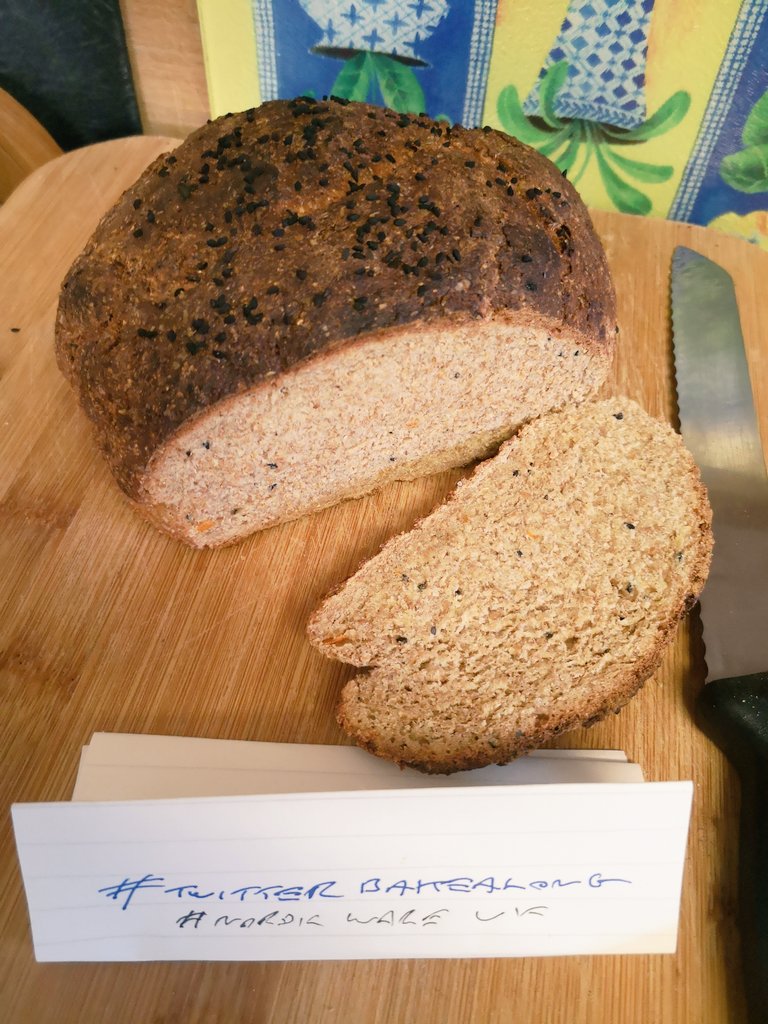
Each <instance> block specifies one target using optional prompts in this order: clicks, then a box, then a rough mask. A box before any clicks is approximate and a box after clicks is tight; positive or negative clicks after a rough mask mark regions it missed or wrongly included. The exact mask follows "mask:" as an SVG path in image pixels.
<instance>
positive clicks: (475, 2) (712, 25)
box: [198, 0, 768, 249]
mask: <svg viewBox="0 0 768 1024" xmlns="http://www.w3.org/2000/svg"><path fill="white" fill-rule="evenodd" d="M198 9H199V12H200V21H201V28H202V35H203V45H204V51H205V58H206V71H207V76H208V85H209V93H210V98H211V112H212V115H213V116H216V115H218V114H222V113H225V112H227V111H228V110H235V109H243V108H245V107H247V106H251V105H253V104H255V103H258V102H260V101H262V100H267V99H274V98H278V97H290V96H296V95H299V94H309V95H315V96H321V95H328V94H331V93H333V94H335V95H339V96H346V97H348V98H350V99H357V100H367V101H368V102H372V103H380V104H385V105H387V106H389V107H392V108H394V109H396V110H400V111H406V112H410V111H426V112H427V113H429V114H430V115H431V116H433V117H438V118H442V119H445V120H447V121H451V122H461V123H462V124H465V125H479V124H490V125H493V126H494V127H496V128H501V129H503V130H504V131H507V132H509V133H510V134H512V135H516V136H517V137H518V138H520V139H522V140H523V141H525V142H527V143H529V144H530V145H532V146H534V147H535V148H536V149H538V150H540V151H541V152H542V153H544V154H545V155H547V156H548V157H550V159H552V160H554V161H555V163H557V165H558V166H559V167H560V168H561V169H562V170H563V171H564V172H565V173H566V174H567V175H568V177H569V178H570V180H571V181H572V182H574V184H575V185H576V187H577V188H578V189H579V190H580V192H581V193H582V195H583V196H584V198H585V200H586V202H587V203H588V204H589V205H591V206H593V207H598V208H602V209H613V210H620V211H621V212H624V213H634V214H647V215H652V216H661V217H669V218H672V219H676V220H688V221H694V222H696V223H698V224H706V225H711V226H712V227H715V228H719V229H721V230H724V231H729V232H731V233H735V234H738V235H741V236H742V237H744V238H747V239H749V240H750V241H752V242H755V243H756V244H758V245H761V246H763V247H764V248H766V249H768V0H696V2H683V0H198Z"/></svg>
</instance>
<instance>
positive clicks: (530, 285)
mask: <svg viewBox="0 0 768 1024" xmlns="http://www.w3.org/2000/svg"><path fill="white" fill-rule="evenodd" d="M525 287H526V288H527V289H528V291H529V292H535V291H537V290H538V287H539V286H538V285H537V284H536V282H535V281H526V282H525Z"/></svg>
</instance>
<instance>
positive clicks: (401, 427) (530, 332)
mask: <svg viewBox="0 0 768 1024" xmlns="http://www.w3.org/2000/svg"><path fill="white" fill-rule="evenodd" d="M615 331H616V322H615V308H614V296H613V290H612V286H611V281H610V275H609V271H608V267H607V264H606V260H605V256H604V253H603V250H602V247H601V245H600V242H599V240H598V238H597V236H596V235H595V232H594V230H593V227H592V225H591V223H590V219H589V216H588V214H587V211H586V209H585V208H584V205H583V203H582V202H581V200H580V199H579V197H578V195H577V193H576V192H575V190H574V189H573V188H572V187H571V185H570V184H569V183H568V182H567V181H566V180H565V179H564V178H563V177H562V176H561V174H560V173H559V172H558V170H557V168H556V167H555V166H554V165H553V164H551V163H550V162H549V161H548V160H546V159H545V158H544V157H542V156H540V155H539V154H537V153H536V152H535V151H534V150H532V149H529V148H528V147H526V146H524V145H522V144H521V143H519V142H517V141H516V140H514V139H512V138H509V137H508V136H505V135H503V134H501V133H500V132H498V131H492V130H490V129H484V130H472V131H468V130H465V129H463V128H461V127H458V126H455V127H451V126H449V125H447V124H443V123H440V122H435V121H432V120H430V119H429V118H427V117H424V116H419V117H416V116H406V115H402V114H397V113H395V112H394V111H392V110H388V109H383V108H378V107H373V106H368V105H365V104H354V103H349V104H348V103H346V101H338V100H328V101H318V102H316V101H315V100H312V99H306V98H302V99H298V100H294V101H290V102H284V101H276V102H270V103H265V104H264V105H262V106H261V107H258V108H256V109H252V110H248V111H245V112H244V113H241V114H236V115H227V116H226V117H224V118H220V119H218V120H216V121H213V122H210V123H209V124H207V125H206V126H204V127H202V128H201V129H200V130H199V131H196V132H195V133H194V134H192V135H191V136H190V137H189V138H188V139H187V140H186V141H185V142H184V143H182V144H181V145H180V146H179V147H178V149H176V150H175V151H174V152H173V153H170V154H168V155H165V156H162V157H160V158H159V159H158V160H156V161H155V162H154V163H153V164H152V165H151V166H150V167H149V168H148V169H147V170H146V172H145V173H144V174H143V175H142V176H141V178H140V179H139V181H138V182H137V183H136V184H135V185H134V186H133V187H132V188H130V189H129V190H128V191H127V192H126V193H125V194H124V195H123V197H122V198H121V199H120V201H119V202H118V203H117V205H116V206H115V207H114V208H113V209H112V210H111V211H110V212H109V213H108V214H107V215H106V216H105V217H104V218H103V220H102V221H101V223H100V224H99V226H98V228H97V230H96V232H95V233H94V235H93V237H92V238H91V240H90V241H89V242H88V244H87V246H86V248H85V250H84V251H83V253H82V254H81V255H80V256H79V257H78V259H77V260H76V261H75V263H74V265H73V266H72V268H71V269H70V271H69V273H68V275H67V277H66V279H65V281H64V284H63V289H62V294H61V300H60V305H59V311H58V318H57V329H56V333H57V337H56V347H57V356H58V361H59V365H60V366H61V368H62V370H63V372H64V373H65V374H66V376H67V377H68V378H69V380H70V381H71V383H72V384H73V386H74V388H75V391H76V393H77V395H78V397H79V400H80V402H81V404H82V406H83V408H84V410H85V413H86V414H87V416H88V417H89V418H90V420H91V422H92V424H93V428H94V431H95V436H96V440H97V443H98V445H99V447H100V449H101V450H102V452H103V454H104V455H105V457H106V459H107V460H108V463H109V465H110V467H111V469H112V471H113V473H114V475H115V477H116V479H117V482H118V483H119V485H120V487H121V488H122V489H123V490H124V491H125V493H126V494H127V495H128V496H129V497H130V499H132V501H133V502H134V503H135V505H136V507H137V508H138V509H139V510H141V511H142V512H143V513H144V514H145V515H146V516H148V517H149V518H150V519H151V520H152V521H153V522H154V523H155V524H156V525H157V526H158V527H160V528H161V529H162V530H164V531H167V532H168V533H170V534H172V535H174V536H176V537H178V538H179V539H181V540H183V541H186V542H187V543H189V544H192V545H195V546H214V545H219V544H225V543H228V542H231V541H235V540H237V539H239V538H241V537H243V536H245V535H247V534H249V533H251V532H252V531H255V530H258V529H261V528H263V527H266V526H270V525H272V524H275V523H280V522H283V521H285V520H288V519H291V518H295V517H297V516H300V515H302V514H304V513H307V512H310V511H313V510H316V509H320V508H322V507H324V506H328V505H331V504H333V503H335V502H338V501H340V500H341V499H344V498H348V497H352V496H356V495H360V494H363V493H365V492H368V491H370V490H372V489H374V488H376V487H378V486H379V485H381V484H384V483H385V482H387V481H390V480H392V479H408V478H412V477H415V476H417V475H420V474H425V473H429V472H434V471H437V470H442V469H444V468H447V467H450V466H456V465H460V464H463V463H466V462H468V461H471V460H472V459H475V458H477V457H479V456H483V455H485V454H486V453H487V452H489V451H491V450H493V449H494V448H495V447H497V446H498V444H499V443H500V442H501V440H502V439H504V438H506V437H508V436H509V435H510V433H511V432H512V431H513V430H514V429H515V428H516V427H517V426H518V425H519V424H520V423H522V422H524V421H525V420H528V419H530V418H532V417H534V416H536V415H538V414H540V413H542V412H545V411H547V410H549V409H552V408H555V407H558V406H562V405H565V404H569V403H573V402H578V401H580V400H583V399H585V398H587V397H588V396H590V395H592V394H593V393H594V392H595V391H596V390H597V389H598V388H599V386H600V385H601V383H602V382H603V380H604V379H605V377H606V374H607V371H608V368H609V365H610V362H611V358H612V353H613V349H614V335H615Z"/></svg>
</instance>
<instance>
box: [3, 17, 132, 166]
mask: <svg viewBox="0 0 768 1024" xmlns="http://www.w3.org/2000/svg"><path fill="white" fill-rule="evenodd" d="M0 88H3V89H5V90H6V92H9V93H10V94H11V95H12V96H13V97H14V98H15V99H16V100H18V102H19V103H21V104H22V106H24V107H26V109H27V110H28V111H29V112H30V113H31V114H33V115H34V116H35V117H36V118H37V120H38V121H40V123H41V124H42V125H43V126H44V127H45V128H46V129H47V130H48V132H49V133H50V134H51V135H52V136H53V138H54V139H55V140H56V142H58V144H59V145H60V146H61V148H62V149H64V150H70V149H76V148H78V147H79V146H85V145H88V144H89V143H92V142H102V141H103V140H105V139H115V138H120V137H122V136H125V135H137V134H140V133H141V119H140V117H139V110H138V106H137V104H136V94H135V92H134V88H133V80H132V78H131V69H130V64H129V61H128V52H127V49H126V44H125V33H124V31H123V22H122V17H121V15H120V5H119V2H118V0H0Z"/></svg>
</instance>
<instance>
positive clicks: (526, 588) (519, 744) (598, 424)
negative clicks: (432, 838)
mask: <svg viewBox="0 0 768 1024" xmlns="http://www.w3.org/2000/svg"><path fill="white" fill-rule="evenodd" d="M710 525H711V512H710V509H709V505H708V501H707V497H706V492H705V490H704V487H703V485H702V484H701V482H700V479H699V475H698V471H697V469H696V466H695V465H694V463H693V460H692V458H691V456H690V455H689V453H688V452H687V451H686V449H685V448H684V446H683V444H682V442H681V440H680V438H679V436H678V435H676V434H675V433H674V432H673V431H672V430H671V429H670V428H669V427H668V426H666V425H664V424H661V423H659V422H657V421H655V420H653V419H651V418H650V417H649V416H648V415H647V414H646V413H644V412H643V411H642V410H641V409H640V408H639V407H638V406H637V405H636V404H635V403H633V402H631V401H629V400H627V399H613V400H610V401H605V402H588V403H585V404H584V405H582V406H580V407H579V408H576V409H571V410H567V411H564V412H559V413H552V414H549V415H546V416H543V417H541V418H540V419H538V420H536V421H535V422H533V423H531V424H529V425H527V426H526V427H524V428H523V429H522V430H521V432H520V434H519V435H518V436H516V437H514V438H512V439H511V440H510V441H508V442H507V443H506V444H505V445H504V446H503V447H502V448H501V451H500V452H499V454H498V455H497V456H496V457H495V458H493V459H491V460H489V461H487V462H485V463H484V464H482V465H481V466H480V467H479V468H478V469H477V470H476V471H475V473H474V474H473V476H472V477H470V478H469V479H468V480H467V481H465V482H463V483H460V484H459V485H458V487H457V489H456V491H455V493H454V494H453V495H452V497H451V498H450V499H449V500H448V501H447V502H446V503H445V504H444V505H442V506H440V507H439V508H438V509H436V510H435V511H434V512H433V513H432V514H431V515H429V516H428V517H427V518H426V519H424V520H422V521H421V522H420V523H419V524H418V525H417V526H416V527H415V528H414V529H413V530H412V531H411V532H410V533H407V534H403V535H402V536H400V537H397V538H395V539H393V540H391V541H390V542H389V543H387V544H386V545H385V546H384V548H383V549H382V550H381V552H380V553H379V554H378V555H376V556H375V557H374V558H372V559H371V560H370V561H369V562H367V563H366V564H365V565H363V566H362V568H361V569H360V570H359V571H358V572H357V573H356V574H355V575H354V576H353V577H351V579H349V580H348V581H347V582H346V583H345V584H344V585H343V586H342V587H341V588H340V589H339V590H338V592H336V593H335V594H333V595H332V596H330V597H329V598H328V599H327V600H326V601H325V602H324V604H323V605H322V606H321V607H320V608H319V609H318V611H317V612H316V613H315V614H314V616H313V618H312V620H311V622H310V624H309V628H308V632H309V638H310V640H311V642H312V643H313V644H314V645H315V646H316V647H318V648H319V650H321V651H322V652H323V653H324V654H326V655H328V656H331V657H334V658H338V659H340V660H342V661H346V662H349V663H350V664H353V665H357V666H360V667H361V668H365V669H366V672H365V673H363V674H362V675H359V676H357V677H356V678H354V679H352V680H351V681H350V682H349V683H348V684H347V685H346V686H345V688H344V690H343V693H342V696H341V701H340V705H339V721H340V723H341V725H342V726H343V728H344V729H345V730H346V731H347V732H348V733H349V734H350V735H351V736H352V737H353V738H354V739H355V740H356V742H357V743H359V744H360V745H361V746H364V747H366V748H367V749H368V750H370V751H372V752H373V753H375V754H378V755H380V756H382V757H386V758H389V759H391V760H393V761H395V762H397V763H398V764H401V765H410V766H412V767H415V768H419V769H421V770H423V771H427V772H452V771H456V770H458V769H464V768H472V767H478V766H482V765H486V764H492V763H498V764H503V763H505V762H507V761H509V760H511V759H512V758H514V757H516V756H517V755H519V754H520V753H523V752H525V751H527V750H530V749H533V748H535V747H537V746H540V745H541V744H542V743H543V742H545V741H546V740H548V739H550V738H552V737H554V736H556V735H558V734H559V733H561V732H563V731H564V730H567V729H572V728H575V727H577V726H579V725H587V724H591V723H592V722H594V721H596V720H597V719H599V718H601V717H602V716H604V715H605V714H607V713H608V712H610V711H616V710H618V709H619V708H620V707H621V706H622V705H624V704H625V703H626V702H627V701H628V700H629V699H630V698H631V697H632V695H633V694H634V693H635V692H636V691H637V690H638V689H639V688H640V686H641V685H642V683H643V682H644V681H645V680H646V679H647V678H648V676H650V675H651V674H652V673H653V671H654V670H655V669H656V668H657V667H658V665H659V663H660V661H661V658H662V654H663V652H664V649H665V647H666V645H667V644H668V642H669V641H670V640H671V638H672V637H673V635H674V631H675V627H676V624H677V622H678V620H679V619H680V618H681V616H682V615H683V614H684V613H685V611H686V610H687V609H688V608H690V607H691V605H692V604H693V603H694V601H695V600H696V598H697V597H698V595H699V593H700V591H701V588H702V587H703V585H704V582H705V579H706V576H707V572H708V568H709V560H710V555H711V547H712V535H711V529H710Z"/></svg>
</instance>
